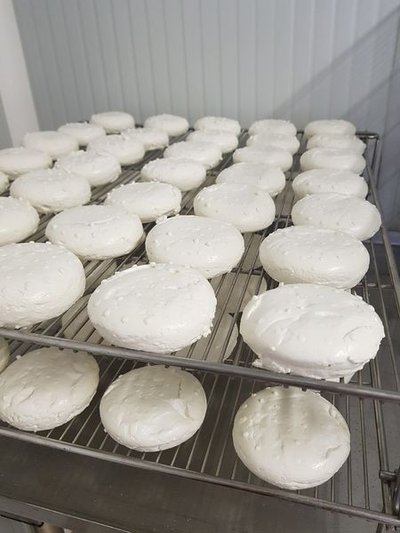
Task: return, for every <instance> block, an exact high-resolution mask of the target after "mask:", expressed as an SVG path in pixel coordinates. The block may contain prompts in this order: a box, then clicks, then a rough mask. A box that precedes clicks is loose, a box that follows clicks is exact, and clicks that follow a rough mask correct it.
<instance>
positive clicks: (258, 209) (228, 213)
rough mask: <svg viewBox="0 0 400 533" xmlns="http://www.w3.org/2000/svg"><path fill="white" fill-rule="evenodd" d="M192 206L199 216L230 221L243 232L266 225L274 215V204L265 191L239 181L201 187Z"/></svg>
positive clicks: (272, 219)
mask: <svg viewBox="0 0 400 533" xmlns="http://www.w3.org/2000/svg"><path fill="white" fill-rule="evenodd" d="M193 208H194V212H195V214H196V215H199V216H204V217H210V218H215V219H217V220H223V221H224V222H230V223H231V224H233V225H234V226H235V227H236V228H237V229H238V230H239V231H240V232H242V233H247V232H250V231H259V230H262V229H264V228H267V227H268V226H270V225H271V224H272V222H273V221H274V218H275V204H274V201H273V200H272V198H271V196H270V195H269V194H268V193H267V192H266V191H263V190H262V189H260V188H259V187H253V186H251V185H241V184H239V183H218V184H217V185H211V186H210V187H206V188H204V189H202V190H201V191H200V192H199V193H198V195H197V196H196V198H195V199H194V202H193Z"/></svg>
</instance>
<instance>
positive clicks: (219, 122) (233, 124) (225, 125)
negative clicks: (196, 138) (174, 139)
mask: <svg viewBox="0 0 400 533" xmlns="http://www.w3.org/2000/svg"><path fill="white" fill-rule="evenodd" d="M194 129H195V130H221V131H228V132H229V133H233V134H234V135H236V137H237V136H238V135H239V134H240V129H241V128H240V124H239V122H238V121H237V120H234V119H233V118H226V117H202V118H199V119H198V120H196V122H195V123H194Z"/></svg>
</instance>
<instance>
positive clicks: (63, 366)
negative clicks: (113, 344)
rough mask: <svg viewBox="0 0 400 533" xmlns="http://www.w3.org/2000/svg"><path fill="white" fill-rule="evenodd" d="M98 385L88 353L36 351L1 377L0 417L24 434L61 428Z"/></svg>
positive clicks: (96, 369)
mask: <svg viewBox="0 0 400 533" xmlns="http://www.w3.org/2000/svg"><path fill="white" fill-rule="evenodd" d="M98 383H99V367H98V365H97V363H96V360H95V359H94V357H93V356H91V355H89V354H88V353H86V352H74V351H72V350H60V349H59V348H54V347H51V348H39V349H38V350H34V351H32V352H28V353H27V354H25V355H24V356H23V357H19V358H18V359H17V360H16V361H14V362H13V363H12V364H11V365H10V366H9V367H8V368H6V370H4V372H3V373H2V374H0V418H1V419H2V420H4V421H5V422H8V423H9V424H11V425H12V426H14V427H16V428H18V429H23V430H25V431H43V430H46V429H52V428H55V427H58V426H61V425H62V424H65V423H66V422H68V421H69V420H71V419H72V418H74V417H75V416H77V415H78V414H79V413H81V412H82V411H83V410H84V409H85V408H86V407H87V406H88V405H89V403H90V401H91V399H92V398H93V396H94V394H95V392H96V390H97V385H98Z"/></svg>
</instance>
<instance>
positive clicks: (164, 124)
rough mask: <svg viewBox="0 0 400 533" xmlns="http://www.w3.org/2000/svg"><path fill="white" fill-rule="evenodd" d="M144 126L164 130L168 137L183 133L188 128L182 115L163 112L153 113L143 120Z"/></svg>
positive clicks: (187, 123)
mask: <svg viewBox="0 0 400 533" xmlns="http://www.w3.org/2000/svg"><path fill="white" fill-rule="evenodd" d="M144 127H145V128H156V129H158V130H162V131H165V133H167V134H168V135H169V137H176V136H177V135H183V134H184V133H186V132H187V130H188V129H189V122H188V121H187V120H186V119H185V118H184V117H178V116H176V115H168V114H167V113H164V114H162V115H154V116H152V117H148V118H146V120H145V121H144Z"/></svg>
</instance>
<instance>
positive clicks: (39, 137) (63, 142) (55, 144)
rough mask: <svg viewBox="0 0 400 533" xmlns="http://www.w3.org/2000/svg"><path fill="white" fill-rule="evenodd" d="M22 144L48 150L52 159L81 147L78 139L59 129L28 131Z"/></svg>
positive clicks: (35, 148) (44, 150)
mask: <svg viewBox="0 0 400 533" xmlns="http://www.w3.org/2000/svg"><path fill="white" fill-rule="evenodd" d="M22 144H23V145H24V146H25V147H26V148H32V149H34V150H40V151H42V152H46V153H47V154H49V156H50V157H51V158H52V159H57V158H58V157H61V156H63V155H66V154H69V153H70V152H73V151H74V150H78V149H79V144H78V141H76V139H74V138H73V137H71V136H70V135H65V134H64V133H60V132H59V131H34V132H32V133H26V134H25V135H24V139H23V141H22Z"/></svg>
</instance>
